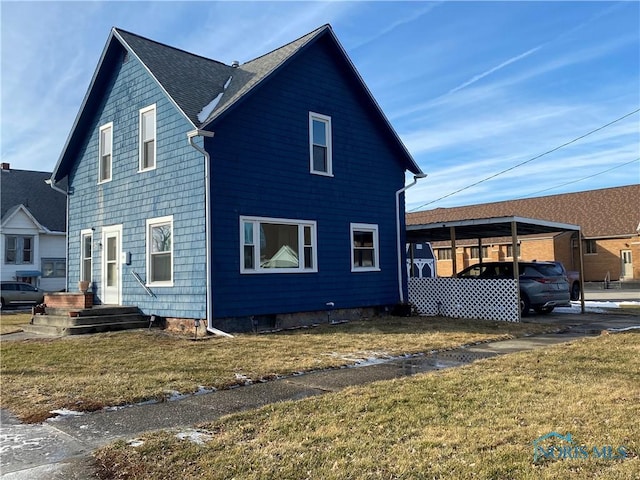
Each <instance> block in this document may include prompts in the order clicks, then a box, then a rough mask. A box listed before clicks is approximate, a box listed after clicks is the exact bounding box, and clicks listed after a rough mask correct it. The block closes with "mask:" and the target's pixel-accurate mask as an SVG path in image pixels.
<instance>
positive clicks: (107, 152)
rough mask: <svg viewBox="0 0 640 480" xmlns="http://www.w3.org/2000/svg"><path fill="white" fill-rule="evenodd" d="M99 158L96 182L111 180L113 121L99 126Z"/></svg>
mask: <svg viewBox="0 0 640 480" xmlns="http://www.w3.org/2000/svg"><path fill="white" fill-rule="evenodd" d="M99 148H100V159H99V161H98V163H99V165H98V183H101V182H108V181H109V180H111V164H112V158H111V156H112V150H113V122H111V123H107V124H106V125H103V126H102V127H100V147H99Z"/></svg>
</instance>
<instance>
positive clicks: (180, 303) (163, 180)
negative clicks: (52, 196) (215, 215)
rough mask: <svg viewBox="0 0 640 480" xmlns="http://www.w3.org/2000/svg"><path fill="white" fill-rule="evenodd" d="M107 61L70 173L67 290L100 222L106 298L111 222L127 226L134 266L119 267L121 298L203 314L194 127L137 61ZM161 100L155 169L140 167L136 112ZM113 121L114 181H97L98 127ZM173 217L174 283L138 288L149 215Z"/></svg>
mask: <svg viewBox="0 0 640 480" xmlns="http://www.w3.org/2000/svg"><path fill="white" fill-rule="evenodd" d="M123 58H124V56H121V58H120V60H121V61H119V62H117V63H113V64H109V65H103V68H110V69H111V71H112V72H113V73H112V77H111V79H110V81H109V82H108V85H107V87H106V88H105V89H104V92H103V96H102V101H101V104H100V105H88V106H87V108H95V110H96V113H95V115H93V117H92V118H91V125H90V126H89V128H88V131H89V134H88V136H87V137H86V138H84V139H83V144H82V147H81V148H80V149H79V154H78V156H77V157H76V158H75V159H74V161H73V168H72V170H71V173H70V186H71V192H72V193H71V195H70V197H69V263H68V264H69V275H68V282H69V285H68V289H69V290H70V291H75V290H76V289H77V281H78V279H79V275H80V231H81V230H83V229H90V228H94V229H95V231H94V240H93V246H94V264H93V272H94V275H93V280H94V282H95V287H96V288H97V290H96V291H97V294H98V299H100V295H101V291H102V285H101V278H100V277H101V275H100V272H101V270H102V266H101V262H102V255H103V253H104V252H103V249H102V247H101V246H100V242H101V235H102V230H103V228H104V227H105V226H111V225H118V224H121V225H122V231H123V234H122V249H123V251H124V252H130V253H131V265H124V264H123V265H121V269H122V271H121V279H122V282H123V283H122V304H124V305H137V306H139V307H140V308H141V309H142V310H143V311H144V312H145V313H148V314H151V313H154V314H158V315H162V316H171V317H184V318H204V317H205V316H206V314H205V310H206V308H205V307H206V290H205V285H206V281H205V231H204V230H205V214H204V211H205V209H204V160H203V157H202V155H201V154H200V153H198V152H197V151H196V150H195V149H193V148H192V147H191V146H190V145H189V144H188V140H187V136H186V133H187V132H188V131H189V130H191V129H192V128H193V126H192V125H191V124H190V123H189V122H188V121H187V120H186V118H185V117H184V115H182V114H181V112H179V111H178V110H177V108H176V107H175V105H174V104H173V103H172V102H171V101H170V100H169V99H167V97H166V96H165V94H164V93H163V92H162V90H161V89H160V88H159V87H158V85H157V83H156V82H155V81H154V80H153V78H152V77H150V75H149V74H148V72H147V71H146V70H145V69H144V67H143V66H142V65H141V64H140V63H139V62H138V60H137V59H136V58H135V57H133V56H129V57H128V59H127V61H126V62H124V63H123V62H122V59H123ZM154 103H155V104H156V112H157V119H156V124H157V160H156V164H157V167H156V169H155V170H151V171H147V172H142V173H140V172H138V121H139V120H138V115H139V110H140V109H141V108H144V107H147V106H149V105H151V104H154ZM108 122H113V162H112V170H113V171H112V181H110V182H107V183H104V184H98V183H97V175H98V131H99V128H100V126H101V125H104V124H106V123H108ZM167 215H173V234H174V236H173V253H174V261H173V267H174V286H173V287H152V291H153V293H154V294H155V295H156V298H152V297H150V296H149V295H148V294H147V293H146V292H145V290H144V289H143V288H142V287H140V285H139V284H138V283H137V281H136V280H135V278H134V277H133V275H132V274H131V272H132V271H135V272H137V273H138V274H139V275H140V276H141V277H142V278H143V279H145V278H146V277H147V272H146V257H145V255H146V232H145V230H146V220H147V219H150V218H156V217H163V216H167Z"/></svg>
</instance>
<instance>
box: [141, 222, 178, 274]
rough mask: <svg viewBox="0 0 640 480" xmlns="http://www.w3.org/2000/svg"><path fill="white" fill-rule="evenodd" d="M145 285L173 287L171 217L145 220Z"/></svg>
mask: <svg viewBox="0 0 640 480" xmlns="http://www.w3.org/2000/svg"><path fill="white" fill-rule="evenodd" d="M147 283H148V284H149V285H156V286H172V285H173V216H168V217H160V218H153V219H149V220H147Z"/></svg>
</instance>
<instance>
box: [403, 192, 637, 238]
mask: <svg viewBox="0 0 640 480" xmlns="http://www.w3.org/2000/svg"><path fill="white" fill-rule="evenodd" d="M509 216H518V217H527V218H534V219H539V220H546V221H550V222H560V223H566V224H572V225H579V226H580V227H581V229H582V234H583V235H584V236H585V237H587V238H598V237H609V236H629V235H637V234H638V232H637V231H636V229H637V228H638V225H639V224H640V184H635V185H628V186H625V187H613V188H604V189H600V190H588V191H585V192H577V193H565V194H560V195H549V196H545V197H536V198H525V199H522V200H509V201H505V202H494V203H484V204H480V205H470V206H466V207H454V208H437V209H434V210H426V211H424V212H415V213H409V214H407V225H423V224H433V223H439V222H452V221H459V220H471V219H487V218H494V217H509Z"/></svg>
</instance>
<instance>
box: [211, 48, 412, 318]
mask: <svg viewBox="0 0 640 480" xmlns="http://www.w3.org/2000/svg"><path fill="white" fill-rule="evenodd" d="M332 54H333V56H332ZM344 67H345V66H344V65H339V64H338V62H336V60H335V52H334V50H332V49H331V48H330V47H328V46H327V45H326V44H325V42H324V41H320V42H317V43H315V44H314V45H313V46H311V47H310V48H309V49H308V50H307V51H306V52H305V53H304V54H302V55H299V56H298V57H297V58H295V59H294V60H293V61H292V62H291V63H290V64H289V65H288V66H286V67H285V68H284V69H283V70H282V71H280V72H279V73H278V74H277V75H276V76H275V77H274V78H273V79H271V80H269V81H268V82H267V83H266V84H265V85H264V86H262V87H261V88H260V90H259V91H258V93H257V94H255V95H253V96H251V97H249V98H248V99H247V100H246V101H245V102H244V103H243V104H241V105H240V106H239V107H237V108H236V109H235V110H234V111H233V112H232V113H230V114H229V115H227V116H226V117H224V118H223V120H222V121H221V122H220V123H219V124H218V125H215V126H214V128H213V129H214V130H215V137H214V138H213V139H212V140H207V141H206V146H207V148H208V149H209V151H210V152H211V155H212V192H213V195H214V197H213V198H214V200H213V207H212V208H213V229H212V230H213V244H214V251H213V292H214V309H215V316H216V317H233V316H244V315H265V314H274V313H290V312H298V311H313V310H322V309H325V308H326V306H325V304H326V303H327V302H329V301H332V302H334V303H335V306H336V308H355V307H364V306H377V305H389V304H393V303H396V302H398V301H399V293H398V285H397V278H398V277H397V268H398V267H397V261H398V260H397V247H396V223H395V222H396V213H395V192H396V190H398V189H399V188H401V187H402V186H403V183H404V168H403V166H402V165H401V159H399V158H398V157H397V156H395V152H396V150H394V148H395V147H394V146H393V145H392V144H391V143H390V142H389V138H388V135H387V134H386V133H385V130H384V127H383V126H382V125H380V124H379V121H378V120H377V119H376V116H375V115H373V113H372V109H371V105H370V103H369V100H368V99H367V97H366V96H364V95H362V94H361V92H360V91H359V89H358V88H357V85H356V83H355V82H354V79H353V78H351V77H350V76H349V75H346V73H348V72H347V70H346V69H343V68H344ZM309 111H313V112H316V113H321V114H324V115H329V116H331V119H332V131H333V174H334V177H324V176H318V175H312V174H310V173H309V143H308V114H309ZM401 211H402V218H403V217H404V208H402V210H401ZM240 215H248V216H262V217H278V218H291V219H301V220H315V221H317V237H318V244H317V255H318V272H317V273H296V274H240V245H239V242H240V240H239V228H240V226H239V216H240ZM350 223H371V224H377V225H378V226H379V238H380V266H381V271H380V272H358V273H352V272H351V245H350V229H349V226H350ZM402 231H404V223H403V224H402ZM403 244H404V243H403ZM402 277H403V278H404V277H405V275H403V276H402Z"/></svg>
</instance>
